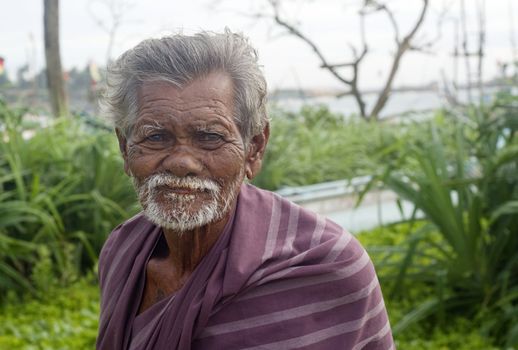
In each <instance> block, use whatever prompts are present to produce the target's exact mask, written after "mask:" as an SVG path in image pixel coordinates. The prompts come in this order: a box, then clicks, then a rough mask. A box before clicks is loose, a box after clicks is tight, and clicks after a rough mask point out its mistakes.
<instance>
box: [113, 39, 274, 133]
mask: <svg viewBox="0 0 518 350" xmlns="http://www.w3.org/2000/svg"><path fill="white" fill-rule="evenodd" d="M257 59H258V58H257V52H256V50H255V49H254V48H253V47H252V46H251V45H250V44H249V42H248V40H247V39H246V38H245V37H244V36H243V35H241V34H237V33H232V32H230V30H228V29H226V30H225V31H224V32H223V33H210V32H201V33H198V34H195V35H192V36H188V35H183V34H177V35H172V36H167V37H163V38H160V39H148V40H144V41H142V42H141V43H140V44H138V45H137V46H136V47H134V48H133V49H130V50H128V51H126V52H125V53H124V54H122V55H121V56H120V57H119V58H118V59H117V60H116V61H115V62H113V63H112V64H111V65H110V66H109V67H108V71H107V76H106V91H105V93H104V99H103V107H104V112H105V114H106V115H107V116H108V117H110V118H111V119H112V121H113V123H114V125H115V127H116V128H117V129H119V130H120V131H121V132H122V133H123V134H124V135H125V136H126V137H128V136H129V135H130V134H131V131H132V128H133V125H134V123H135V120H136V117H137V107H138V95H137V92H138V89H139V87H140V86H141V85H142V84H143V83H144V82H149V81H165V82H168V83H170V84H173V85H174V86H177V87H182V86H185V85H186V84H188V83H189V82H192V81H193V80H195V79H196V78H199V77H203V76H205V75H207V74H209V73H212V72H215V71H223V72H226V73H227V74H229V76H230V77H231V79H232V81H233V86H234V106H235V109H236V110H235V111H234V113H235V115H234V118H235V121H236V125H237V126H238V128H239V130H240V132H241V136H242V137H243V139H244V140H245V142H247V143H248V142H249V140H250V139H251V137H252V136H254V135H257V134H259V133H260V132H261V131H262V129H263V128H264V127H265V126H266V123H267V121H268V118H267V116H266V106H265V104H266V81H265V79H264V76H263V74H262V72H261V70H260V69H259V65H258V63H257Z"/></svg>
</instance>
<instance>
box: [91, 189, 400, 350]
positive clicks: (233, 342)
mask: <svg viewBox="0 0 518 350" xmlns="http://www.w3.org/2000/svg"><path fill="white" fill-rule="evenodd" d="M160 234H161V229H160V228H158V227H156V226H154V225H153V224H151V223H150V222H149V221H148V220H147V219H146V218H144V217H143V216H142V215H137V216H136V217H134V218H132V219H130V220H129V221H127V222H125V223H124V224H122V225H120V226H119V227H117V228H116V229H115V230H114V231H113V232H112V233H111V235H110V237H109V238H108V240H107V242H106V243H105V245H104V247H103V250H102V252H101V256H100V259H99V276H100V285H101V317H100V325H99V337H98V339H97V348H98V349H110V350H114V349H218V350H221V349H332V350H336V349H384V350H388V349H393V348H394V345H393V341H392V334H391V331H390V325H389V322H388V318H387V313H386V310H385V306H384V303H383V297H382V295H381V290H380V287H379V283H378V280H377V278H376V274H375V272H374V268H373V266H372V263H371V261H370V259H369V257H368V255H367V253H366V252H365V250H364V249H363V248H362V247H361V246H360V245H359V243H358V242H357V241H356V239H355V238H354V237H352V235H351V234H349V233H347V232H344V230H343V229H341V228H340V227H339V226H338V225H336V224H335V223H333V222H331V221H329V220H326V219H324V218H322V217H320V216H318V215H316V214H314V213H312V212H309V211H307V210H305V209H303V208H301V207H299V206H297V205H295V204H293V203H291V202H289V201H287V200H285V199H283V198H281V197H279V196H278V195H275V194H273V193H271V192H267V191H263V190H260V189H257V188H255V187H253V186H250V185H243V186H242V188H241V192H240V194H239V198H238V204H237V207H236V211H235V213H234V215H233V216H232V218H231V220H229V222H228V223H227V225H226V227H225V229H224V232H223V234H222V235H221V237H220V238H219V239H218V241H217V242H216V243H215V245H214V246H213V247H212V249H211V250H210V252H209V253H208V254H207V255H206V256H205V257H204V258H203V259H202V261H201V262H200V264H199V265H198V266H197V267H196V269H195V271H194V272H193V273H192V275H191V276H190V278H189V279H188V281H187V282H186V284H185V285H184V286H183V287H182V288H181V289H180V290H179V291H178V292H177V293H176V294H175V295H174V296H170V297H168V299H167V300H165V301H163V303H162V302H161V304H160V305H158V307H152V308H150V309H148V310H146V311H145V312H144V313H143V314H142V315H139V316H138V317H141V316H143V315H145V314H146V312H148V311H149V312H151V313H153V314H151V315H150V314H147V315H146V317H148V318H149V320H148V321H146V323H145V324H144V326H143V327H141V328H140V329H137V332H136V334H132V329H134V327H133V323H134V320H135V317H136V316H135V315H136V313H137V309H138V307H139V304H140V300H141V297H142V292H143V288H144V280H145V266H146V262H147V260H148V259H149V256H150V255H151V253H152V251H153V248H154V246H155V244H156V242H157V239H158V237H159V236H160ZM154 306H156V305H154Z"/></svg>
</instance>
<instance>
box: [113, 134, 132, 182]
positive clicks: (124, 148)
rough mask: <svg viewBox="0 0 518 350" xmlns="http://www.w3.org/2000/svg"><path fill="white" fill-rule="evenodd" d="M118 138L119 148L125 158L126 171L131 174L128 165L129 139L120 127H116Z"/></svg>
mask: <svg viewBox="0 0 518 350" xmlns="http://www.w3.org/2000/svg"><path fill="white" fill-rule="evenodd" d="M115 133H116V134H117V139H118V140H119V149H120V151H121V155H122V158H123V159H124V172H125V173H126V174H127V175H128V176H129V175H130V170H129V166H128V140H127V139H126V136H124V134H123V133H122V131H121V130H120V129H118V128H117V129H115Z"/></svg>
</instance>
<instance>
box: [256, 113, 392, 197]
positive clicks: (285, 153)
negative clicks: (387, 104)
mask: <svg viewBox="0 0 518 350" xmlns="http://www.w3.org/2000/svg"><path fill="white" fill-rule="evenodd" d="M270 115H272V118H271V119H272V121H271V135H270V141H269V143H268V147H267V150H266V154H265V158H264V160H263V167H262V170H261V172H260V173H259V175H258V176H257V177H256V178H255V179H254V184H255V185H257V186H259V187H262V188H267V189H270V190H276V189H279V188H281V187H283V186H301V185H309V184H314V183H319V182H324V181H332V180H340V179H344V178H352V177H356V176H361V175H369V174H371V173H373V172H374V171H375V170H376V169H378V167H379V163H378V154H380V152H381V150H385V149H387V147H388V146H389V145H390V144H392V143H393V142H394V138H395V129H394V128H392V127H391V126H389V125H383V126H382V125H380V124H378V123H374V122H366V121H364V120H357V119H352V118H351V119H350V120H347V121H346V120H345V119H344V117H343V116H342V115H340V114H335V113H332V112H331V111H329V109H327V108H326V107H325V106H319V107H303V108H302V109H301V110H300V111H298V112H297V113H291V112H286V111H283V110H280V109H276V108H272V109H271V111H270ZM366 139H367V142H366Z"/></svg>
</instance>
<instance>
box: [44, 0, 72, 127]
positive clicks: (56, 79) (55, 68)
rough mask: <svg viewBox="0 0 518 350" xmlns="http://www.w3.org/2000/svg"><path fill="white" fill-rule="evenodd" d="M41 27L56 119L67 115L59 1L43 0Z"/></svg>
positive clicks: (48, 80) (49, 86) (50, 94)
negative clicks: (62, 67)
mask: <svg viewBox="0 0 518 350" xmlns="http://www.w3.org/2000/svg"><path fill="white" fill-rule="evenodd" d="M43 27H44V32H45V34H44V36H45V60H46V74H47V84H48V89H49V96H50V102H51V107H52V112H53V114H54V115H55V116H58V117H59V116H64V115H68V103H67V97H66V92H65V83H64V81H63V70H62V69H61V56H60V50H59V0H44V14H43Z"/></svg>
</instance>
